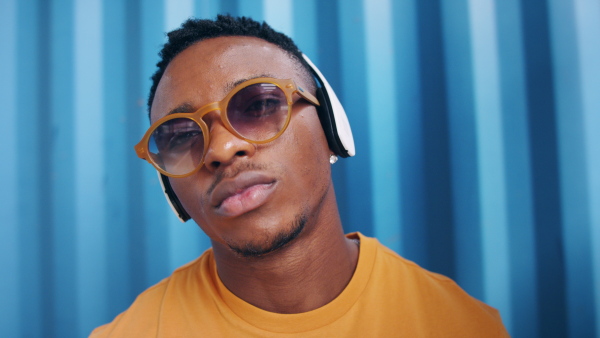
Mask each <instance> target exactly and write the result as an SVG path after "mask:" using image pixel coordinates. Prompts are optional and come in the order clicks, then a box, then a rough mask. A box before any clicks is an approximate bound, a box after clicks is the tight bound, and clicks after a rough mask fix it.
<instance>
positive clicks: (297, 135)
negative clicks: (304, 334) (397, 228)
mask: <svg viewBox="0 0 600 338" xmlns="http://www.w3.org/2000/svg"><path fill="white" fill-rule="evenodd" d="M264 76H268V77H273V78H278V79H293V80H294V81H296V83H297V84H298V85H300V86H303V87H304V88H309V84H308V83H306V81H305V80H304V79H305V77H306V76H305V75H303V73H302V72H301V71H300V70H299V68H298V64H297V62H296V61H294V60H293V59H291V58H290V57H289V56H288V55H287V54H286V53H285V52H284V51H283V50H281V49H280V48H279V47H277V46H275V45H273V44H271V43H268V42H266V41H264V40H261V39H258V38H253V37H219V38H214V39H209V40H204V41H201V42H198V43H196V44H194V45H192V46H190V47H188V48H187V49H186V50H184V51H183V52H182V53H180V54H179V55H178V56H177V57H175V59H173V61H171V63H170V64H169V66H168V67H167V69H166V71H165V73H164V75H163V77H162V79H161V81H160V83H159V85H158V88H157V91H156V96H155V98H154V102H153V105H152V110H151V119H152V121H156V120H157V119H159V118H161V117H163V116H165V115H167V114H168V113H169V112H170V111H172V110H173V109H179V110H180V111H181V110H183V111H189V112H192V111H194V110H196V109H198V108H200V107H201V106H203V105H205V104H208V103H211V102H215V101H219V100H221V99H222V98H223V97H225V95H227V93H228V92H229V91H230V90H231V89H232V88H233V84H235V83H236V82H239V81H241V80H244V79H250V78H255V77H264ZM294 99H295V100H297V101H296V104H294V106H293V111H292V119H291V121H290V124H289V126H288V128H287V130H286V131H285V132H284V133H283V134H282V135H281V136H280V137H279V138H278V139H276V140H274V141H272V142H270V143H267V144H262V145H256V144H252V143H249V142H246V141H244V140H242V139H239V138H237V137H235V136H234V135H233V134H231V133H230V132H229V131H228V130H227V129H226V128H225V127H224V126H223V124H222V122H221V120H220V118H219V116H218V112H211V113H210V114H208V115H206V116H205V118H204V120H205V121H206V123H207V125H208V127H209V130H210V137H211V140H210V144H209V149H208V152H207V153H206V156H205V165H204V166H203V167H202V168H201V169H200V170H199V171H198V172H197V173H195V174H193V175H191V176H189V177H186V178H176V179H171V185H172V186H173V189H174V191H175V193H176V194H177V196H178V197H179V199H180V201H181V202H182V204H183V206H184V207H185V209H186V210H187V211H188V213H189V214H190V216H191V217H192V218H193V219H194V220H195V221H196V223H197V224H199V225H200V227H201V228H202V230H203V231H204V232H205V233H206V234H207V235H208V236H209V237H210V239H211V242H212V246H213V250H214V256H215V260H216V264H217V271H218V274H219V277H220V278H221V280H222V282H223V283H224V285H225V286H226V287H227V288H228V289H229V290H230V291H231V292H233V293H234V294H235V295H237V296H238V297H240V298H241V299H243V300H245V301H247V302H249V303H250V304H253V305H255V306H257V307H259V308H262V309H264V310H267V311H272V312H278V313H300V312H306V311H310V310H313V309H316V308H318V307H321V306H323V305H325V304H327V303H328V302H330V301H331V300H333V299H334V298H335V297H336V296H337V295H339V294H340V293H341V292H342V290H343V289H344V288H345V286H346V285H347V284H348V282H349V281H350V279H351V277H352V274H353V272H354V269H355V267H356V263H357V260H358V247H357V246H356V244H355V243H353V242H352V241H350V240H348V239H346V238H345V236H344V233H343V229H342V224H341V220H340V216H339V213H338V207H337V204H336V199H335V194H334V189H333V183H332V180H331V164H330V163H329V156H330V154H332V152H331V150H330V149H329V148H328V146H327V140H326V139H325V135H324V133H323V130H322V128H321V125H320V122H319V119H318V116H317V112H316V109H315V107H314V106H312V105H311V104H309V103H307V102H306V101H304V100H301V99H299V97H298V96H297V95H295V98H294ZM249 174H251V175H259V176H260V177H262V180H263V181H266V182H268V184H260V185H255V186H252V187H250V188H248V189H247V190H244V191H243V192H242V193H241V195H239V196H238V197H239V205H238V204H235V203H231V205H233V207H236V206H237V207H239V206H240V205H241V206H242V207H241V209H239V208H238V209H235V210H237V211H239V210H241V212H236V213H234V214H233V215H231V214H227V213H223V210H221V209H219V207H217V206H215V205H214V198H215V194H216V192H217V191H219V189H220V187H223V186H224V184H226V182H229V183H231V182H236V180H239V179H240V177H245V176H244V175H249ZM261 182H262V181H261ZM263 183H264V182H263ZM236 201H237V200H236ZM257 201H258V202H257ZM236 203H238V202H236ZM248 205H249V206H251V207H250V209H249V210H246V209H248V207H247V206H248ZM300 224H302V225H303V227H302V228H301V231H300V233H299V234H298V235H297V237H295V238H294V239H293V240H291V241H290V242H289V243H287V244H286V245H284V246H283V247H281V248H278V249H276V250H273V251H271V252H268V253H265V254H263V255H259V256H258V257H244V256H243V255H240V254H239V252H236V250H232V247H235V248H245V247H252V248H254V249H258V250H263V251H269V250H270V249H272V248H270V246H272V242H273V240H274V239H275V238H277V237H278V236H282V235H284V236H285V235H289V234H290V233H292V232H294V231H298V230H300Z"/></svg>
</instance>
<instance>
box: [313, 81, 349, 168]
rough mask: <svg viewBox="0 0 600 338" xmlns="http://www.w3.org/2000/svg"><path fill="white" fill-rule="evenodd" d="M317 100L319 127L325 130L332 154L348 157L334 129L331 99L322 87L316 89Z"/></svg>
mask: <svg viewBox="0 0 600 338" xmlns="http://www.w3.org/2000/svg"><path fill="white" fill-rule="evenodd" d="M316 94H317V100H319V104H320V106H318V107H317V112H318V114H319V120H320V121H321V127H322V128H323V131H324V132H325V137H326V138H327V143H328V144H329V149H331V151H333V153H334V154H336V155H338V156H341V157H348V153H347V152H346V150H345V149H344V148H343V146H341V144H342V143H341V141H340V139H339V136H338V134H337V132H336V129H335V117H334V116H333V109H332V107H331V103H330V102H331V101H330V100H329V97H327V92H326V91H325V90H323V88H322V87H320V88H318V89H317V93H316Z"/></svg>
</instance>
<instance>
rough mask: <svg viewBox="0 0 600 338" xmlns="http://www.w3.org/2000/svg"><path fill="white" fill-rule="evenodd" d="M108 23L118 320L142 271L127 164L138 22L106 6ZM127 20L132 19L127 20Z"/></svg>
mask: <svg viewBox="0 0 600 338" xmlns="http://www.w3.org/2000/svg"><path fill="white" fill-rule="evenodd" d="M102 4H103V8H102V12H103V17H104V22H107V23H110V24H107V25H105V26H104V27H103V38H104V40H103V48H102V65H103V66H102V70H103V72H102V76H103V79H104V82H103V84H102V102H104V105H103V107H102V108H103V110H102V120H103V125H104V126H106V129H105V130H104V132H103V142H104V144H103V145H102V149H103V151H104V156H105V157H104V158H105V159H106V161H107V162H106V163H105V168H106V172H107V175H106V178H105V180H104V183H103V184H104V191H105V197H104V203H105V205H106V212H105V229H106V240H107V243H110V246H111V250H110V251H109V252H108V255H107V260H108V261H111V262H114V263H112V264H108V265H107V278H108V279H107V292H108V294H110V295H111V296H114V298H112V297H111V299H109V300H108V301H107V311H108V313H109V314H111V315H116V314H118V313H120V312H122V311H124V310H125V309H127V307H128V306H129V303H130V302H131V301H130V299H129V292H128V291H129V290H130V289H131V279H132V276H131V275H130V274H131V273H132V272H133V271H132V270H134V269H135V267H136V265H131V264H129V263H130V260H129V259H127V257H128V256H130V255H129V252H135V251H137V250H138V248H135V247H130V241H131V238H130V236H135V235H141V234H130V231H129V227H131V226H133V224H131V223H130V220H129V219H128V217H127V215H128V212H129V211H130V210H131V209H132V208H131V205H130V204H129V203H130V201H131V198H130V196H128V195H129V194H128V192H129V191H130V189H129V186H128V184H129V182H130V180H131V177H130V176H129V175H128V172H127V162H128V159H129V157H130V156H131V154H130V151H128V149H126V148H125V147H124V145H126V144H127V135H128V130H127V119H128V115H130V114H132V113H133V112H131V111H127V110H126V97H127V96H128V95H127V94H129V93H127V89H128V86H127V84H126V82H125V79H126V72H127V71H128V70H129V69H131V68H133V67H128V65H127V64H126V62H127V55H126V53H125V50H126V46H127V45H128V43H130V42H129V41H128V39H127V37H128V36H127V32H128V30H127V29H126V22H131V21H134V20H135V19H134V17H129V16H127V17H126V13H125V4H124V3H123V2H122V1H118V0H107V1H102ZM126 18H127V19H126Z"/></svg>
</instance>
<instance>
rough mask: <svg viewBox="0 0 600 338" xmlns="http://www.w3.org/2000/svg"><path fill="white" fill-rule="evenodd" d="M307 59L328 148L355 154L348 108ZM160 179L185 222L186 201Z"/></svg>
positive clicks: (178, 216) (170, 201)
mask: <svg viewBox="0 0 600 338" xmlns="http://www.w3.org/2000/svg"><path fill="white" fill-rule="evenodd" d="M302 57H304V61H306V63H307V64H308V66H309V67H310V70H311V72H312V74H313V76H314V78H315V80H316V82H317V87H318V88H317V95H316V96H317V100H319V103H320V106H318V107H316V108H317V114H318V115H319V120H320V121H321V126H322V127H323V131H324V132H325V137H327V143H328V144H329V149H331V150H332V151H333V152H334V154H335V155H337V156H340V157H350V156H354V154H355V153H356V150H355V148H354V138H353V137H352V130H351V129H350V122H348V117H347V116H346V111H345V110H344V107H342V104H341V103H340V100H339V99H338V97H337V95H335V92H334V91H333V89H332V88H331V86H330V85H329V82H327V80H326V79H325V77H324V76H323V74H321V72H320V71H319V69H318V68H317V66H315V65H314V64H313V63H312V61H310V59H309V58H308V56H306V55H304V54H302ZM157 173H158V180H159V182H160V185H161V187H162V189H163V191H164V193H165V197H166V198H167V202H169V205H170V206H171V209H172V210H173V212H174V213H175V215H177V218H179V220H181V221H182V222H184V223H185V222H186V221H187V220H189V219H190V215H189V214H188V213H187V211H185V209H184V208H183V205H181V202H180V201H179V198H177V195H175V192H174V191H173V188H172V187H171V182H170V181H169V178H168V177H167V176H165V175H163V174H161V173H160V172H158V171H157Z"/></svg>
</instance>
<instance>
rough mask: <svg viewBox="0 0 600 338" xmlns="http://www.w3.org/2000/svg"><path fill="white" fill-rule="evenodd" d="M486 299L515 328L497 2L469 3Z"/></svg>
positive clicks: (475, 1) (506, 323)
mask: <svg viewBox="0 0 600 338" xmlns="http://www.w3.org/2000/svg"><path fill="white" fill-rule="evenodd" d="M469 12H470V21H471V29H470V32H471V39H472V41H473V44H472V53H473V68H474V71H473V77H474V88H475V92H474V95H475V97H474V99H475V119H476V128H477V143H478V151H477V152H478V154H477V157H478V160H479V163H478V169H479V175H478V176H479V195H480V198H481V227H482V230H481V237H482V243H481V244H482V245H481V247H482V248H483V250H482V254H483V266H484V267H485V268H484V271H483V272H484V280H485V300H486V301H487V302H488V303H489V304H490V305H492V306H494V307H496V308H497V309H499V310H500V313H501V314H502V315H503V316H504V318H505V319H504V324H505V325H506V326H507V328H508V329H509V330H510V329H511V327H512V326H511V313H510V310H511V305H510V298H509V297H506V295H507V294H510V270H509V265H508V252H507V249H508V245H507V224H506V202H505V201H506V191H505V173H504V149H503V143H504V140H503V135H502V131H503V130H502V116H501V112H502V106H501V103H500V95H499V94H500V90H499V85H500V83H499V74H498V72H499V69H498V66H499V64H498V49H497V41H496V20H495V13H494V4H493V1H492V0H485V1H477V0H470V1H469Z"/></svg>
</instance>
